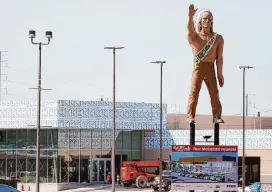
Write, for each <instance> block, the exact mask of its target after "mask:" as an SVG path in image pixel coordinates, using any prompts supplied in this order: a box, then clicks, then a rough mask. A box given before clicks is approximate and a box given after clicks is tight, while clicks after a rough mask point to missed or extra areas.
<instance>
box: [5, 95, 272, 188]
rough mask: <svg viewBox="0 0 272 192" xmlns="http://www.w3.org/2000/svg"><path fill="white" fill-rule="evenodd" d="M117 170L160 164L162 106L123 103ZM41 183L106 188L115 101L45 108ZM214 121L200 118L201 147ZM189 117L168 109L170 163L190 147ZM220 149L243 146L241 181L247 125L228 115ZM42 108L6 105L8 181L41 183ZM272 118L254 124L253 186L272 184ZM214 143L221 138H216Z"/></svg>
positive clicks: (250, 131)
mask: <svg viewBox="0 0 272 192" xmlns="http://www.w3.org/2000/svg"><path fill="white" fill-rule="evenodd" d="M116 107H117V119H116V123H117V124H116V129H117V131H116V136H115V142H116V157H115V158H116V168H117V169H118V168H119V167H120V166H121V162H122V161H125V160H157V159H158V158H159V146H160V143H159V141H160V137H159V128H160V105H159V103H134V102H118V103H117V106H116ZM41 109H42V114H41V126H42V130H41V161H40V165H41V166H40V171H41V178H40V180H41V182H44V183H46V182H49V183H51V182H55V183H56V182H60V183H62V182H64V183H67V182H84V181H86V182H104V180H105V178H106V174H107V173H108V172H109V171H110V167H111V166H110V165H111V159H110V158H111V143H112V135H111V129H112V103H111V102H108V101H69V100H58V101H42V108H41ZM211 119H212V118H211V116H209V115H197V119H196V121H197V124H196V129H197V131H196V140H197V141H203V142H201V143H199V142H197V143H196V144H203V145H205V144H209V143H205V142H204V139H203V136H205V135H211V136H213V124H212V122H211ZM185 120H186V119H185V115H184V114H173V113H167V105H166V104H164V105H163V160H164V161H166V162H169V161H170V160H171V146H172V145H175V144H176V145H188V144H189V137H190V136H189V129H188V125H187V123H186V121H185ZM224 120H225V122H226V123H225V124H222V125H221V127H220V145H238V146H239V176H241V159H240V158H241V155H242V151H241V149H242V143H243V140H242V118H241V116H224ZM36 122H37V103H36V102H35V101H1V102H0V177H1V178H10V177H13V178H16V177H17V178H19V179H21V180H22V181H25V182H34V181H35V166H36V165H35V160H36ZM271 138H272V118H269V117H246V141H245V144H246V164H247V173H246V175H247V176H246V182H247V183H252V182H255V181H261V182H262V183H271V181H272V167H271V163H272V140H271ZM211 140H213V137H212V138H211Z"/></svg>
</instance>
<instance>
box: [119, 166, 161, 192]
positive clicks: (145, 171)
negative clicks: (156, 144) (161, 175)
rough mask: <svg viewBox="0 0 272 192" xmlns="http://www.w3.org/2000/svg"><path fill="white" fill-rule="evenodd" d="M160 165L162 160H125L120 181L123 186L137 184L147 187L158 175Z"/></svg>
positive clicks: (139, 186)
mask: <svg viewBox="0 0 272 192" xmlns="http://www.w3.org/2000/svg"><path fill="white" fill-rule="evenodd" d="M159 166H160V161H123V166H122V167H121V168H120V183H121V185H122V186H123V187H130V186H132V185H133V184H135V185H136V187H138V188H145V187H147V186H148V185H149V184H150V182H151V181H153V180H154V178H155V177H156V176H157V175H158V171H159Z"/></svg>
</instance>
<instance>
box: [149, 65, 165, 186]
mask: <svg viewBox="0 0 272 192" xmlns="http://www.w3.org/2000/svg"><path fill="white" fill-rule="evenodd" d="M151 63H155V64H160V65H161V80H160V81H161V82H160V170H159V172H160V191H162V67H163V64H165V63H166V61H152V62H151Z"/></svg>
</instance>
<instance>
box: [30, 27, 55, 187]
mask: <svg viewBox="0 0 272 192" xmlns="http://www.w3.org/2000/svg"><path fill="white" fill-rule="evenodd" d="M35 36H36V32H35V31H34V30H30V31H29V38H30V39H31V43H32V44H34V45H39V67H38V70H39V71H38V88H37V89H38V106H37V144H36V148H37V149H36V150H37V151H36V192H39V191H40V180H39V178H40V130H41V90H42V88H41V80H42V74H41V68H42V45H48V44H49V43H50V40H51V39H52V32H51V31H46V32H45V36H46V38H47V43H42V42H38V43H36V42H34V38H35Z"/></svg>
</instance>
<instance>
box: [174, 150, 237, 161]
mask: <svg viewBox="0 0 272 192" xmlns="http://www.w3.org/2000/svg"><path fill="white" fill-rule="evenodd" d="M223 155H225V156H232V157H237V155H238V154H237V153H233V152H229V153H224V152H174V153H172V159H173V160H174V161H177V160H179V158H181V157H203V156H223Z"/></svg>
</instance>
